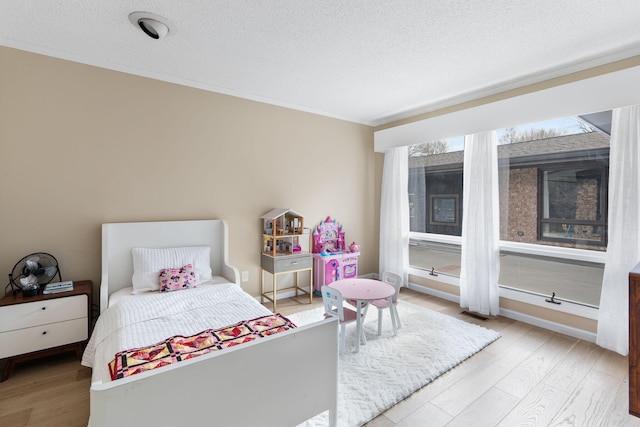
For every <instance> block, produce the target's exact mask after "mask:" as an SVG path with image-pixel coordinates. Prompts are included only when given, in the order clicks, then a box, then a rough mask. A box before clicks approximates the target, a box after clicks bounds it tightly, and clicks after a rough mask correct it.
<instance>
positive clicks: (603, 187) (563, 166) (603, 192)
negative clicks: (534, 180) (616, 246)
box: [536, 161, 609, 246]
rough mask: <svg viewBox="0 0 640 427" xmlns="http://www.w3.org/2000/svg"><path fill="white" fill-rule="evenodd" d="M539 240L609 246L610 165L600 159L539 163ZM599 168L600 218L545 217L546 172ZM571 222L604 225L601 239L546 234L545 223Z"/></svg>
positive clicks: (578, 224)
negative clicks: (608, 202)
mask: <svg viewBox="0 0 640 427" xmlns="http://www.w3.org/2000/svg"><path fill="white" fill-rule="evenodd" d="M536 167H537V169H538V202H537V204H538V206H537V211H538V220H537V222H538V230H537V233H538V241H542V242H554V243H567V244H586V245H592V246H607V235H608V233H607V224H608V218H609V217H608V210H607V201H608V188H609V179H608V177H609V167H608V163H607V165H604V164H602V162H598V161H569V162H563V163H554V164H549V165H546V164H538V165H537V166H536ZM578 168H580V169H597V170H599V171H600V179H599V184H598V187H599V188H598V198H599V200H598V203H599V204H600V205H601V206H602V211H601V212H600V219H599V220H597V219H596V220H579V219H567V218H544V208H545V207H544V173H545V172H558V171H563V170H571V169H578ZM565 223H571V225H577V226H582V225H584V226H588V227H602V230H603V232H602V233H601V236H600V240H599V241H598V240H593V239H591V240H589V239H577V238H575V235H574V238H566V237H549V236H545V235H544V225H545V224H565Z"/></svg>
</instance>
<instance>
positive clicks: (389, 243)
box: [379, 147, 409, 284]
mask: <svg viewBox="0 0 640 427" xmlns="http://www.w3.org/2000/svg"><path fill="white" fill-rule="evenodd" d="M408 177H409V150H408V148H407V147H399V148H391V149H389V150H386V151H385V152H384V167H383V170H382V191H381V196H380V263H379V267H380V275H382V273H383V272H385V271H391V272H394V273H397V274H399V275H400V276H401V277H402V283H403V284H406V283H407V275H408V267H409V195H408V188H407V187H408V179H409V178H408Z"/></svg>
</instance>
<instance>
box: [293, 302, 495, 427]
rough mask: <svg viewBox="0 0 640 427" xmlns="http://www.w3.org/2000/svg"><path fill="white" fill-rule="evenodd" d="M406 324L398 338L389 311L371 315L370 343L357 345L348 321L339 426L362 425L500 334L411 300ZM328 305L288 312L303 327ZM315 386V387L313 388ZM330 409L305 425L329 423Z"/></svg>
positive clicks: (403, 310)
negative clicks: (381, 317) (381, 319)
mask: <svg viewBox="0 0 640 427" xmlns="http://www.w3.org/2000/svg"><path fill="white" fill-rule="evenodd" d="M397 307H398V314H399V316H400V321H401V322H402V328H401V329H399V330H398V335H397V336H395V337H394V336H393V331H392V326H391V319H390V317H389V311H388V310H385V311H384V312H383V322H382V335H381V336H378V335H377V333H378V311H377V309H375V307H372V308H371V309H370V310H369V313H368V314H367V318H366V320H365V324H364V331H365V335H366V337H367V344H366V345H364V346H360V352H359V353H354V349H355V335H356V334H355V332H356V328H355V323H353V324H348V325H346V346H345V353H344V354H342V355H340V359H339V364H338V371H339V372H338V427H354V426H361V425H362V424H365V423H366V422H368V421H370V420H372V419H373V418H375V417H376V416H378V415H379V414H381V413H382V412H384V411H385V410H387V409H389V408H390V407H392V406H393V405H395V404H396V403H398V402H400V401H401V400H403V399H405V398H406V397H408V396H409V395H411V394H412V393H413V392H415V391H416V390H418V389H419V388H421V387H423V386H425V385H426V384H428V383H430V382H431V381H433V380H434V379H435V378H437V377H438V376H440V375H441V374H443V373H445V372H446V371H448V370H449V369H451V368H453V367H454V366H456V365H458V364H459V363H460V362H462V361H464V360H465V359H467V358H468V357H470V356H472V355H473V354H475V353H477V352H478V351H480V350H482V349H483V348H484V347H485V346H487V345H488V344H490V343H492V342H493V341H495V340H496V339H498V338H499V337H500V335H499V334H498V333H497V332H495V331H493V330H491V329H487V328H483V327H481V326H478V325H475V324H472V323H467V322H464V321H462V320H459V319H456V318H454V317H451V316H448V315H446V314H442V313H438V312H436V311H433V310H429V309H427V308H424V307H421V306H418V305H415V304H411V303H408V302H405V301H401V302H400V303H398V306H397ZM323 313H324V307H318V308H315V309H312V310H308V311H303V312H300V313H296V314H292V315H290V316H287V317H288V318H289V319H290V320H291V321H292V322H293V323H295V324H296V325H298V326H301V325H304V324H307V323H312V322H315V321H317V320H320V319H322V318H323ZM311 387H312V386H311ZM328 419H329V418H328V413H327V412H325V413H323V414H320V415H319V416H316V417H314V418H312V419H311V420H309V421H307V422H305V423H303V424H301V426H304V427H320V426H328V425H329V421H328Z"/></svg>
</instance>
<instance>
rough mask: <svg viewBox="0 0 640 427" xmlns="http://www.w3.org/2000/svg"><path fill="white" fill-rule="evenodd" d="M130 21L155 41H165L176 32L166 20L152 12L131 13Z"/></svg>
mask: <svg viewBox="0 0 640 427" xmlns="http://www.w3.org/2000/svg"><path fill="white" fill-rule="evenodd" d="M129 21H131V23H132V24H133V25H134V26H136V27H137V28H140V29H141V30H142V31H143V32H144V33H145V34H146V35H147V36H149V37H151V38H152V39H155V40H159V39H163V38H165V37H166V36H167V35H168V34H171V33H174V32H175V28H174V27H173V25H172V24H171V23H170V22H169V21H168V20H167V19H166V18H163V17H162V16H160V15H156V14H154V13H150V12H133V13H130V14H129Z"/></svg>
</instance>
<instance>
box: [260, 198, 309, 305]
mask: <svg viewBox="0 0 640 427" xmlns="http://www.w3.org/2000/svg"><path fill="white" fill-rule="evenodd" d="M261 219H262V255H261V260H260V265H261V268H262V277H261V303H263V304H264V302H265V300H269V301H271V302H272V303H273V311H274V312H276V304H277V303H276V300H277V294H278V293H279V292H284V291H290V290H294V291H295V295H296V296H298V295H299V293H300V292H302V293H305V294H308V295H309V303H311V302H312V300H313V291H312V289H311V288H312V286H313V283H312V281H313V261H312V257H311V253H310V251H309V249H310V233H309V229H305V228H304V217H303V216H302V215H300V214H299V213H297V212H295V211H293V210H291V209H272V210H270V211H269V212H267V213H265V214H264V215H262V216H261ZM304 271H308V272H309V289H308V290H307V289H304V288H301V287H300V281H299V278H300V277H299V276H300V272H304ZM265 272H268V273H271V275H272V277H273V286H272V288H271V290H265V286H264V285H265V280H264V279H265ZM291 273H295V284H294V285H293V286H291V287H287V288H283V289H278V285H277V281H278V276H280V275H282V274H291Z"/></svg>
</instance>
